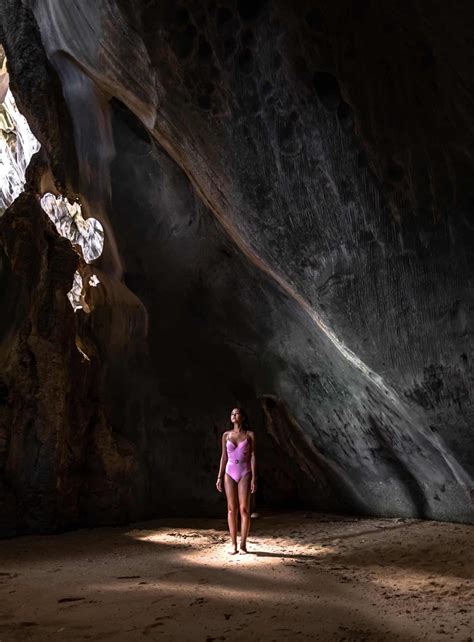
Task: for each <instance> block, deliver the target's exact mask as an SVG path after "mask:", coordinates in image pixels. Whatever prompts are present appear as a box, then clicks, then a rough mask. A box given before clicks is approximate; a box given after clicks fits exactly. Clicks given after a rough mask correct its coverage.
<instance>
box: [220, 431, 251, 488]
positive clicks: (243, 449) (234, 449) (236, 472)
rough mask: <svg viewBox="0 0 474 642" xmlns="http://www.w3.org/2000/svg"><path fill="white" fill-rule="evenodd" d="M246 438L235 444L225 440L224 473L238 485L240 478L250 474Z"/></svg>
mask: <svg viewBox="0 0 474 642" xmlns="http://www.w3.org/2000/svg"><path fill="white" fill-rule="evenodd" d="M248 441H249V440H248V437H246V438H245V439H244V440H243V441H241V442H240V443H238V444H237V446H236V445H235V444H234V443H232V442H231V440H230V439H227V464H226V467H225V472H226V473H227V474H228V475H229V477H232V479H233V480H234V481H235V482H236V483H237V484H238V483H239V481H240V480H241V479H242V477H245V475H248V474H249V473H250V472H251V468H250V452H249V451H250V449H249V443H248Z"/></svg>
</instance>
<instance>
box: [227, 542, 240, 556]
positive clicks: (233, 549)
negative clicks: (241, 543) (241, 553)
mask: <svg viewBox="0 0 474 642" xmlns="http://www.w3.org/2000/svg"><path fill="white" fill-rule="evenodd" d="M227 552H228V553H229V555H237V553H238V550H237V544H233V545H232V550H231V551H227Z"/></svg>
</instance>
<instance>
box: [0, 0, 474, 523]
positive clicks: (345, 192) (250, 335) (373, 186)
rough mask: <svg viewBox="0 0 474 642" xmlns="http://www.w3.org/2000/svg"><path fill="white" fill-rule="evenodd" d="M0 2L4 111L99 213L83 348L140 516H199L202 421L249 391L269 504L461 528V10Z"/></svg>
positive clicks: (465, 158) (205, 436)
mask: <svg viewBox="0 0 474 642" xmlns="http://www.w3.org/2000/svg"><path fill="white" fill-rule="evenodd" d="M0 7H1V14H0V21H1V24H2V34H3V35H2V36H1V38H2V40H3V44H4V46H5V49H6V52H7V56H8V60H9V61H11V63H10V67H11V68H10V74H11V77H12V87H13V89H14V91H15V94H16V95H17V96H18V98H19V99H20V100H19V104H20V106H21V107H22V109H23V110H24V113H25V114H26V115H27V116H28V118H29V121H30V124H31V125H32V127H33V128H34V131H35V134H36V135H37V136H38V138H39V139H40V140H41V141H42V142H43V141H45V142H46V143H47V144H46V153H47V156H48V159H49V162H50V166H51V169H52V172H53V173H54V175H55V176H56V177H57V178H58V179H60V181H61V183H62V184H63V185H68V186H69V189H70V190H71V191H72V192H73V193H74V192H75V193H80V194H81V196H82V198H83V202H84V206H85V210H86V211H87V212H88V214H89V215H93V216H95V217H96V218H99V219H100V220H102V222H103V223H104V227H105V231H106V249H105V250H104V256H103V257H102V258H101V259H99V261H98V263H97V268H98V269H100V270H102V278H103V285H102V286H101V287H100V286H99V288H97V292H95V291H94V292H92V291H91V292H90V293H89V295H88V296H89V297H90V302H91V308H92V312H91V313H90V315H81V316H79V317H78V319H77V321H78V333H79V336H80V337H83V341H84V342H85V343H87V341H89V342H90V343H91V345H93V346H94V350H96V353H97V369H98V370H99V371H100V376H99V375H98V380H99V383H98V395H99V397H100V399H101V403H103V404H104V407H105V408H106V416H107V421H108V422H109V425H110V426H111V427H112V430H113V433H114V434H117V435H122V436H123V437H124V438H126V439H128V440H130V441H131V442H133V443H135V444H138V446H137V448H138V450H139V451H140V452H141V453H143V457H144V459H145V460H146V466H145V464H143V468H141V469H140V470H141V475H142V476H143V478H146V479H147V480H148V484H149V490H148V491H147V492H144V491H143V486H140V491H138V490H137V493H138V496H139V497H140V501H145V502H146V503H147V505H148V506H149V508H150V510H151V511H152V512H153V511H156V510H158V509H160V510H163V509H168V510H170V509H171V508H173V509H175V510H184V509H185V508H186V510H189V508H190V506H192V507H194V508H196V510H204V509H207V510H215V508H214V500H212V499H211V498H212V489H213V479H214V475H215V465H216V463H215V462H216V457H217V441H218V440H217V437H218V435H217V434H215V433H213V431H212V429H211V426H215V425H216V418H221V417H225V413H226V410H227V409H228V408H229V407H230V406H231V405H233V404H234V403H235V400H238V401H242V402H247V403H249V404H250V406H251V408H252V409H253V411H254V417H256V416H257V414H256V408H257V401H256V400H257V399H258V398H260V399H262V400H263V410H264V412H263V416H262V417H263V421H264V423H265V426H266V431H267V432H268V433H269V434H270V435H271V437H268V436H264V431H263V430H262V443H264V445H265V448H264V449H263V451H264V453H265V454H264V460H263V461H264V463H263V469H264V473H265V474H264V479H265V490H267V488H270V489H271V491H272V492H273V493H274V498H275V499H278V498H279V499H282V498H283V497H286V498H287V499H289V498H293V499H296V498H300V499H304V500H305V501H306V502H307V503H309V504H311V505H313V506H324V507H325V508H328V507H330V508H333V509H342V508H346V509H347V508H348V509H351V508H352V509H353V510H358V511H362V512H369V513H376V514H385V515H421V516H426V517H428V516H430V517H435V518H442V519H458V520H467V521H470V520H472V518H473V512H472V511H473V507H472V503H471V495H472V493H473V489H474V482H473V474H474V471H473V454H474V437H473V432H472V417H473V407H472V357H473V352H472V309H473V298H472V288H471V285H470V284H471V283H472V276H473V275H472V265H473V262H472V258H473V257H472V254H473V227H472V223H471V218H472V208H473V202H474V201H473V196H474V186H473V184H472V178H471V177H472V175H473V169H474V168H473V167H472V165H473V161H472V158H471V156H470V151H469V150H470V148H471V147H472V144H473V142H474V141H473V140H472V138H473V136H474V135H473V134H472V128H471V126H470V104H471V101H472V98H473V92H472V79H471V75H470V69H471V68H472V62H473V51H474V49H473V42H472V37H471V35H470V34H471V30H472V22H473V20H472V14H473V11H472V8H471V7H470V5H469V4H468V3H461V5H460V6H459V8H458V9H459V10H458V11H457V12H456V15H452V14H451V13H450V12H449V10H448V8H447V7H445V6H444V5H442V4H441V3H437V2H434V1H430V2H428V1H426V2H422V3H418V4H417V6H416V8H415V7H408V6H407V7H405V8H404V9H403V11H402V10H401V9H390V8H386V7H381V6H379V5H378V4H376V3H371V2H368V3H364V4H357V5H354V3H352V2H349V1H347V2H346V1H343V0H339V1H338V2H332V3H326V2H323V1H321V2H300V3H296V4H294V3H292V4H290V3H286V2H284V1H283V0H280V1H278V2H274V3H269V2H253V3H249V2H242V1H240V2H235V3H231V2H219V3H216V2H211V1H208V2H197V1H196V2H193V1H191V0H188V1H187V2H183V3H181V4H179V5H176V3H174V2H146V3H145V2H139V1H137V2H134V3H125V2H119V0H116V1H113V0H102V2H94V3H91V2H80V3H79V2H78V1H76V0H66V1H63V2H60V3H59V2H55V1H54V0H44V1H42V2H37V3H31V8H28V3H25V4H24V5H23V4H22V3H19V2H14V1H13V0H2V2H1V3H0ZM91 16H92V18H91ZM17 23H18V24H19V25H21V28H15V29H14V28H13V25H15V24H17ZM27 42H32V43H34V46H30V47H26V43H27ZM33 67H34V68H35V74H34V75H33V74H32V72H31V69H32V68H33ZM25 69H29V70H30V71H29V72H28V73H26V72H25V71H24V70H25ZM33 86H34V87H40V88H41V89H42V92H43V93H42V94H41V98H40V97H38V96H37V95H36V94H35V97H34V99H33V95H32V94H33V91H32V87H33ZM60 87H62V93H61V91H60V90H59V88H60ZM45 93H46V94H48V95H50V96H51V99H50V100H49V99H48V100H45V98H44V96H45ZM66 107H67V108H66ZM133 114H134V115H133ZM66 131H73V132H74V138H73V141H74V143H72V139H71V137H66V136H65V132H66ZM73 152H75V154H76V155H77V163H76V162H75V161H74V154H73ZM71 159H72V160H71ZM107 245H108V247H107ZM134 328H135V329H137V331H136V332H135V331H134ZM86 399H87V397H86V396H84V401H83V403H84V404H86V403H87V401H86ZM219 428H220V426H219ZM276 444H278V446H277V445H276ZM276 448H278V449H281V453H280V450H277V451H274V450H273V449H276ZM275 452H278V453H279V454H278V455H277V457H275ZM272 457H273V463H272ZM285 459H287V460H288V464H286V463H285V465H284V466H281V465H280V461H282V460H285ZM276 463H277V464H278V465H277V466H275V464H276ZM191 464H192V466H193V468H192V470H191V471H190V465H191ZM140 493H141V494H140ZM270 494H271V493H270ZM138 496H137V499H138ZM139 503H140V502H139ZM106 512H107V511H105V513H106Z"/></svg>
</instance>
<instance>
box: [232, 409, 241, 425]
mask: <svg viewBox="0 0 474 642" xmlns="http://www.w3.org/2000/svg"><path fill="white" fill-rule="evenodd" d="M241 419H242V415H241V414H240V410H239V409H238V408H234V409H233V410H232V412H231V413H230V421H231V423H233V424H240V421H241Z"/></svg>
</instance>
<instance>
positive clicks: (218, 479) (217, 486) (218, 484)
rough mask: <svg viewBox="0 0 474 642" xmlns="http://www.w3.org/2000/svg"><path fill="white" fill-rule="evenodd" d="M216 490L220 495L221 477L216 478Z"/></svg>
mask: <svg viewBox="0 0 474 642" xmlns="http://www.w3.org/2000/svg"><path fill="white" fill-rule="evenodd" d="M216 488H217V490H218V491H219V492H220V493H222V477H218V478H217V481H216Z"/></svg>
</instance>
